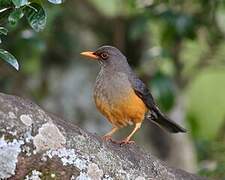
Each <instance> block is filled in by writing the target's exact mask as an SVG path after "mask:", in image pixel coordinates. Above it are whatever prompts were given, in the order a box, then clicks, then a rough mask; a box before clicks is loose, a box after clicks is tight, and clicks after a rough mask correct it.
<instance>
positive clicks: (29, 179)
mask: <svg viewBox="0 0 225 180" xmlns="http://www.w3.org/2000/svg"><path fill="white" fill-rule="evenodd" d="M41 175H42V173H41V172H40V171H37V170H33V171H32V172H31V175H27V176H26V177H25V180H41Z"/></svg>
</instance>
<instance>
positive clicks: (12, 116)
mask: <svg viewBox="0 0 225 180" xmlns="http://www.w3.org/2000/svg"><path fill="white" fill-rule="evenodd" d="M8 116H9V118H11V119H15V118H16V115H15V114H14V112H11V111H10V112H9V113H8Z"/></svg>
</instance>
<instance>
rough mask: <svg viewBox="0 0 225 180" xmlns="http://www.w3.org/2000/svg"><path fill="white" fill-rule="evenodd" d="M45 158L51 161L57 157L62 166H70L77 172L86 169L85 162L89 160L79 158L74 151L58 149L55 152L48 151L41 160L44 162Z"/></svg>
mask: <svg viewBox="0 0 225 180" xmlns="http://www.w3.org/2000/svg"><path fill="white" fill-rule="evenodd" d="M46 157H48V158H50V159H52V158H53V157H58V158H59V159H60V160H61V161H62V164H63V165H64V166H66V165H72V166H74V167H76V168H78V169H79V170H84V169H86V168H87V162H88V161H89V160H87V159H84V158H82V157H79V156H78V155H77V154H76V153H75V150H74V149H66V148H60V149H56V150H48V151H47V152H46V153H45V154H44V155H43V158H42V160H44V161H46V160H47V159H46Z"/></svg>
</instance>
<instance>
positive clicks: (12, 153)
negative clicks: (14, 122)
mask: <svg viewBox="0 0 225 180" xmlns="http://www.w3.org/2000/svg"><path fill="white" fill-rule="evenodd" d="M23 144H24V143H23V141H20V140H19V141H18V140H16V139H14V140H13V141H12V142H7V141H6V140H5V139H4V137H3V138H1V139H0V154H1V156H0V165H1V168H0V179H6V178H9V177H11V176H12V175H14V174H15V169H16V163H17V157H18V155H19V153H20V152H21V145H23Z"/></svg>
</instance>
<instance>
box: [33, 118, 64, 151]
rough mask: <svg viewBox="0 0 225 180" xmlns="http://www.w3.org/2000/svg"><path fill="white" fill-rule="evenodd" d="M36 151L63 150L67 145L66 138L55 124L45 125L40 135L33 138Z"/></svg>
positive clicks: (39, 131) (41, 128)
mask: <svg viewBox="0 0 225 180" xmlns="http://www.w3.org/2000/svg"><path fill="white" fill-rule="evenodd" d="M33 142H34V146H35V148H36V151H37V152H38V151H41V150H47V149H57V148H62V147H63V145H64V144H65V143H66V138H65V137H64V136H63V134H62V133H61V132H60V130H59V129H58V128H57V126H56V125H55V124H53V123H52V122H47V123H45V124H43V125H42V126H41V127H40V128H39V130H38V134H37V135H36V136H35V137H34V138H33Z"/></svg>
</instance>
